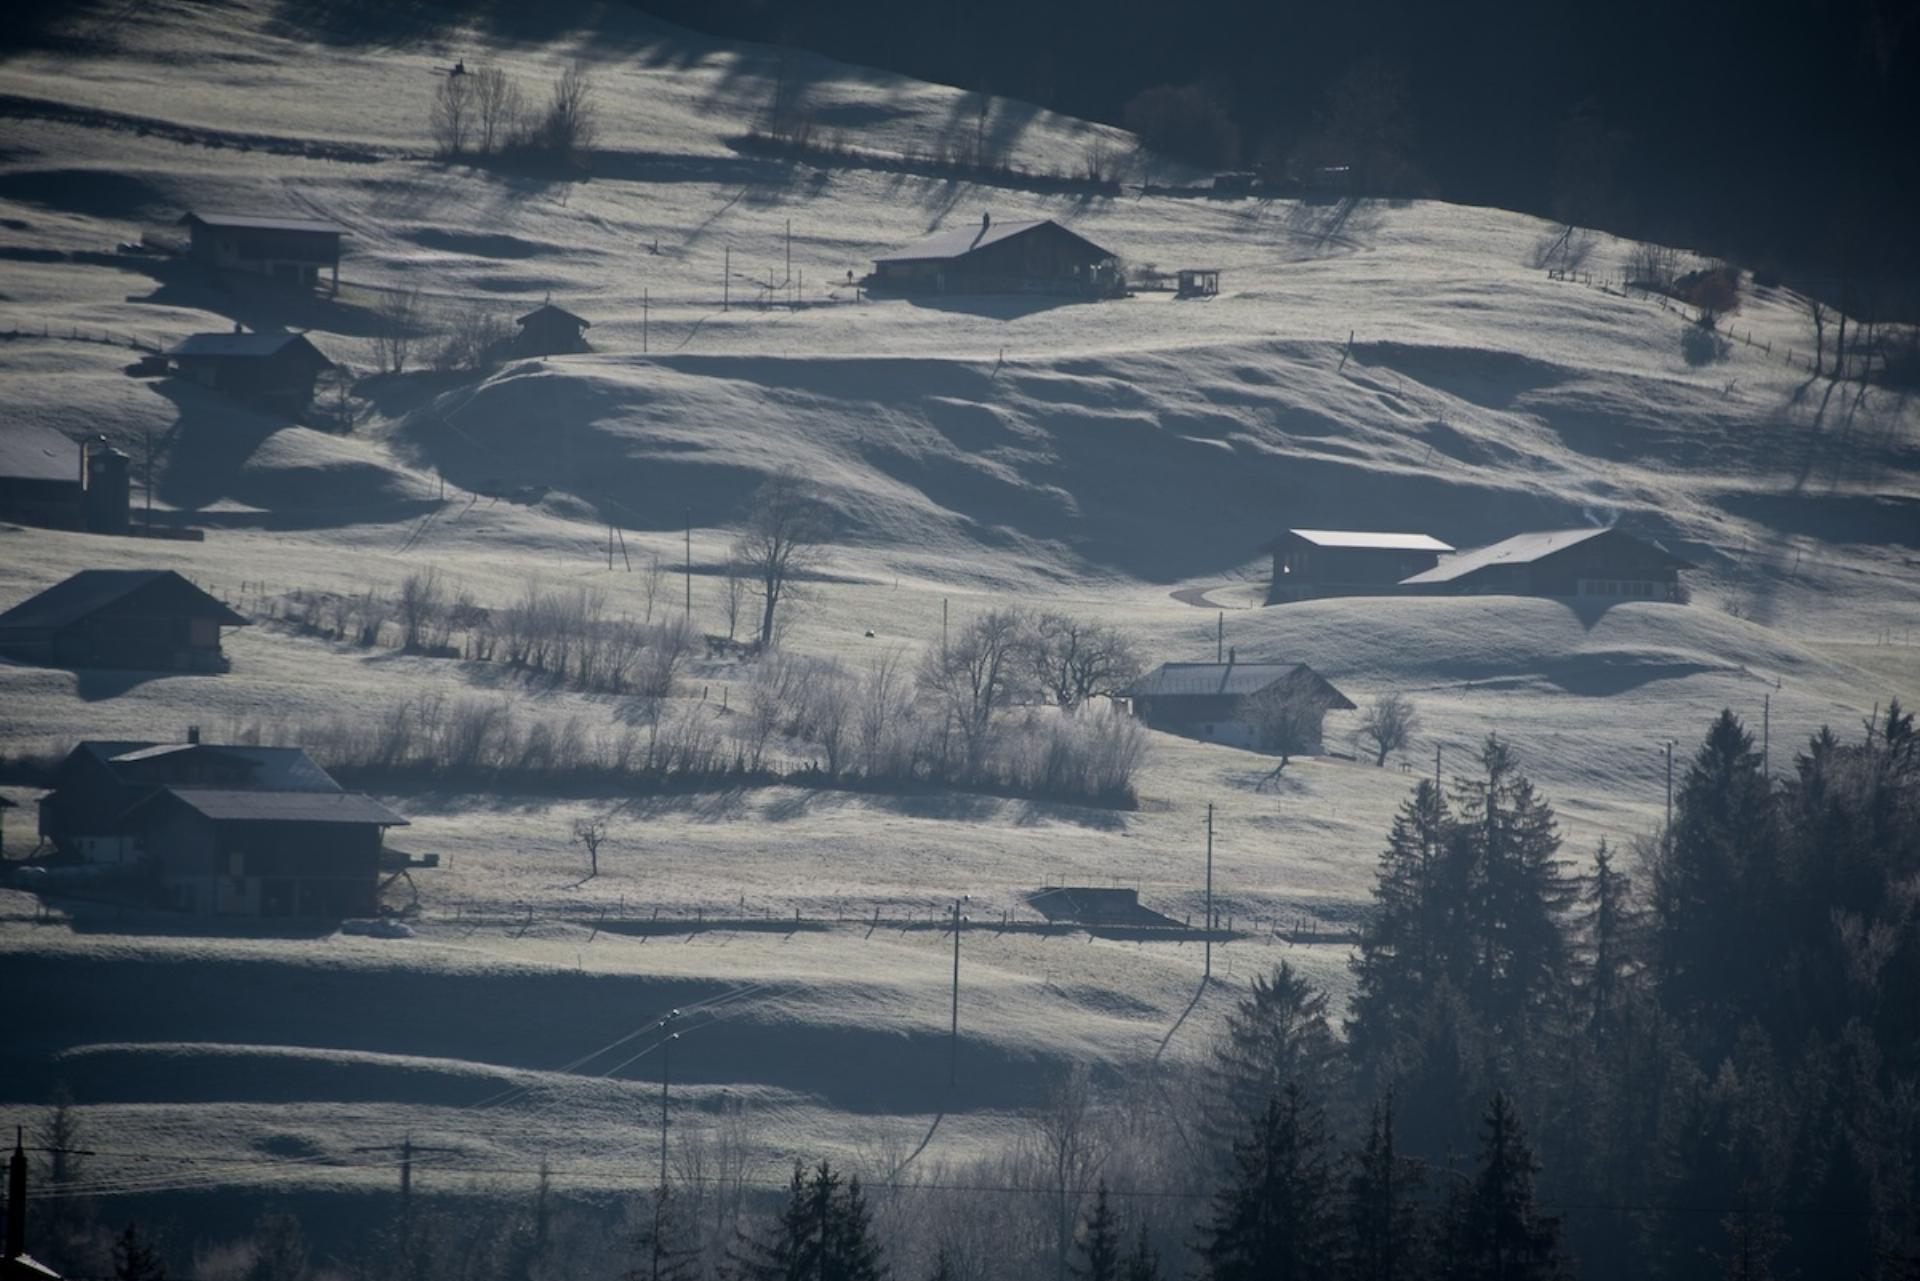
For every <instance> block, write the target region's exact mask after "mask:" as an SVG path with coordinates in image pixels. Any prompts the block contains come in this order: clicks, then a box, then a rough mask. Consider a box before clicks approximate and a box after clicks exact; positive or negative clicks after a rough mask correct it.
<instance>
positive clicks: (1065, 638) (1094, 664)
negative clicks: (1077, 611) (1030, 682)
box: [1026, 613, 1140, 709]
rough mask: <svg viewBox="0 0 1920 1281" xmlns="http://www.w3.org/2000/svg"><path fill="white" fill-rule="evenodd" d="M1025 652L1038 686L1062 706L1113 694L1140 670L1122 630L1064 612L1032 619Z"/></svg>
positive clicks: (1072, 705) (1068, 706)
mask: <svg viewBox="0 0 1920 1281" xmlns="http://www.w3.org/2000/svg"><path fill="white" fill-rule="evenodd" d="M1026 656H1027V662H1028V665H1029V667H1030V668H1031V671H1032V675H1033V677H1034V679H1035V681H1036V682H1038V684H1039V686H1040V688H1041V689H1042V690H1044V691H1046V693H1048V694H1050V695H1052V697H1053V701H1054V702H1056V703H1058V704H1059V705H1060V706H1061V707H1062V708H1066V709H1071V708H1073V707H1076V706H1078V705H1079V704H1081V703H1083V702H1085V701H1086V700H1087V699H1089V698H1097V697H1099V696H1101V695H1103V694H1111V693H1113V691H1115V690H1116V689H1120V688H1122V687H1123V686H1125V685H1126V684H1127V682H1129V681H1131V680H1133V679H1134V678H1135V677H1137V676H1138V675H1139V674H1140V658H1139V656H1138V655H1137V654H1136V653H1135V652H1134V648H1133V643H1132V641H1130V640H1129V639H1128V638H1127V636H1126V635H1125V633H1123V632H1121V631H1119V630H1117V629H1115V628H1112V627H1107V626H1104V625H1102V624H1099V623H1087V622H1083V621H1081V620H1080V619H1077V618H1072V617H1069V616H1068V615H1066V614H1057V613H1045V614H1041V615H1040V616H1039V617H1037V618H1035V619H1034V620H1033V625H1032V627H1031V629H1030V639H1029V641H1028V644H1027V649H1026Z"/></svg>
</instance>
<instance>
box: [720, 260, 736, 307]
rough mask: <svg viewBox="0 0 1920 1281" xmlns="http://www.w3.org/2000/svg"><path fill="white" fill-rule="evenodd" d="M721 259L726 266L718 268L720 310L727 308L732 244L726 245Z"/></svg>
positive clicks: (731, 276) (731, 269)
mask: <svg viewBox="0 0 1920 1281" xmlns="http://www.w3.org/2000/svg"><path fill="white" fill-rule="evenodd" d="M722 261H723V262H725V263H726V266H724V267H722V268H721V270H720V310H721V311H725V310H726V309H727V291H728V290H729V289H731V288H732V287H733V246H732V245H728V246H727V247H726V250H725V257H724V258H723V259H722Z"/></svg>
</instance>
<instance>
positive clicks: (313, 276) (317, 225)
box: [180, 213, 347, 293]
mask: <svg viewBox="0 0 1920 1281" xmlns="http://www.w3.org/2000/svg"><path fill="white" fill-rule="evenodd" d="M180 225H181V226H183V227H186V228H187V229H188V234H189V235H190V236H191V237H192V243H191V245H190V247H189V249H188V253H189V255H190V256H191V257H192V259H193V261H194V262H195V263H197V264H199V265H200V266H202V267H205V268H207V269H208V270H209V271H217V272H242V273H245V274H247V275H252V276H259V277H262V278H263V279H265V280H268V281H271V282H272V283H274V284H276V285H283V286H286V287H289V288H296V289H311V288H313V287H314V286H315V285H317V284H319V283H320V278H321V276H322V275H323V274H324V275H325V276H326V277H327V285H328V288H329V289H330V290H332V291H333V292H335V293H338V292H339V290H340V238H341V237H342V236H344V235H346V234H347V229H346V228H345V227H342V226H341V225H340V224H339V223H337V222H328V221H326V220H325V219H321V218H262V217H256V216H254V215H252V214H223V213H208V214H202V213H189V214H188V215H186V216H185V217H184V218H182V219H181V220H180Z"/></svg>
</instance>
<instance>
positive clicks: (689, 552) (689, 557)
mask: <svg viewBox="0 0 1920 1281" xmlns="http://www.w3.org/2000/svg"><path fill="white" fill-rule="evenodd" d="M687 621H688V622H689V623H691V622H692V621H693V508H691V507H689V508H687Z"/></svg>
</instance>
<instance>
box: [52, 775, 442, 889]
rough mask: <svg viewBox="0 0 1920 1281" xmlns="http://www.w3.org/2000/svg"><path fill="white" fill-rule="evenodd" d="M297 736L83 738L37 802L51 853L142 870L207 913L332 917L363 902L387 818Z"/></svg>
mask: <svg viewBox="0 0 1920 1281" xmlns="http://www.w3.org/2000/svg"><path fill="white" fill-rule="evenodd" d="M405 822H406V820H405V819H402V818H401V817H400V816H398V815H397V814H394V813H393V812H392V811H391V810H389V809H387V808H386V807H385V806H383V805H381V804H380V803H379V802H377V801H374V800H372V799H371V798H369V797H367V796H363V795H361V794H359V793H357V792H347V791H344V790H342V789H341V787H340V786H339V784H337V783H336V782H334V781H333V779H332V778H330V777H328V775H327V774H326V772H325V771H324V770H322V769H320V768H319V766H317V765H315V764H314V763H313V761H312V759H311V758H309V757H308V756H307V755H306V753H305V752H302V751H300V750H299V749H298V748H274V747H250V746H227V745H212V744H201V743H199V742H198V741H197V738H192V737H190V739H189V741H188V742H185V743H158V744H156V743H137V742H101V741H93V742H86V743H82V744H81V745H80V746H78V747H76V748H75V749H74V750H73V751H72V752H71V753H69V754H68V756H67V758H66V760H64V761H62V762H61V764H60V767H59V768H58V770H57V771H56V772H55V777H54V788H53V790H52V791H50V792H48V793H47V795H46V796H44V797H42V798H41V801H40V834H41V838H42V839H43V840H44V841H47V842H50V843H51V844H52V845H53V846H54V847H55V848H56V849H57V850H59V851H60V853H61V854H62V855H64V856H66V857H68V858H70V859H75V860H78V861H79V862H82V863H86V864H91V865H119V866H121V867H123V868H126V869H128V870H130V871H137V872H140V873H142V874H144V875H145V876H146V877H148V878H150V880H151V883H152V884H153V885H154V886H155V887H156V889H157V890H158V892H159V895H160V897H161V899H162V901H163V902H164V903H165V905H166V906H169V907H172V908H176V909H178V910H182V911H188V912H194V913H199V914H204V915H242V916H293V917H308V918H338V917H343V916H359V915H365V914H367V913H370V912H372V911H373V910H374V909H375V907H376V906H377V904H376V898H377V895H378V890H379V876H380V855H381V849H382V845H383V843H384V833H385V830H386V829H387V828H388V827H393V826H400V825H404V824H405Z"/></svg>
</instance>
